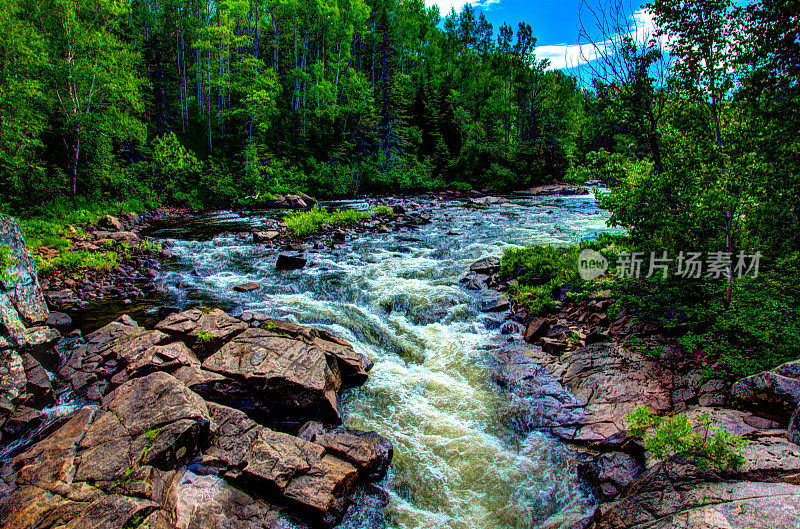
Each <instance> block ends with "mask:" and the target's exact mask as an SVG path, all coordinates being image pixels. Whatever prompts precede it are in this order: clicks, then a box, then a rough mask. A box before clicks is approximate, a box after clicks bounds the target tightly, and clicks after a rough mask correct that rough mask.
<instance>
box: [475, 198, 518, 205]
mask: <svg viewBox="0 0 800 529" xmlns="http://www.w3.org/2000/svg"><path fill="white" fill-rule="evenodd" d="M469 201H470V202H471V203H472V204H475V205H478V206H492V205H495V204H508V203H509V202H510V201H509V200H508V199H507V198H503V197H480V198H471V199H469Z"/></svg>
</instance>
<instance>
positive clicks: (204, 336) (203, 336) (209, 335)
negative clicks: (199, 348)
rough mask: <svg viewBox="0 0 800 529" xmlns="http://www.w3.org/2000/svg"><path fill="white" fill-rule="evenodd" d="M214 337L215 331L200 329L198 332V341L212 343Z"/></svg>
mask: <svg viewBox="0 0 800 529" xmlns="http://www.w3.org/2000/svg"><path fill="white" fill-rule="evenodd" d="M213 339H214V333H213V332H207V331H200V332H198V333H197V341H198V343H210V342H211V341H212V340H213Z"/></svg>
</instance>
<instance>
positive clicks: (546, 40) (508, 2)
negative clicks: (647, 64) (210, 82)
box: [425, 0, 652, 69]
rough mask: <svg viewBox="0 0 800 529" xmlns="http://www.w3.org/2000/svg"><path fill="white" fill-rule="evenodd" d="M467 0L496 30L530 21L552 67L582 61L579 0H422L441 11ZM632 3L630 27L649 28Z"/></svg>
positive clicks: (541, 54)
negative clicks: (546, 0) (632, 15)
mask: <svg viewBox="0 0 800 529" xmlns="http://www.w3.org/2000/svg"><path fill="white" fill-rule="evenodd" d="M599 1H601V2H602V1H603V0H599ZM467 2H469V3H470V4H472V5H473V7H475V8H476V9H479V10H482V11H483V12H484V13H485V14H486V18H488V19H489V21H490V22H491V23H492V24H493V25H494V27H495V32H496V31H497V28H498V27H499V26H500V25H501V24H502V23H503V22H507V23H508V24H510V25H511V26H512V27H513V28H514V29H515V31H516V28H517V23H518V22H520V21H525V22H527V23H528V24H530V25H531V27H532V28H533V35H534V36H535V37H536V39H537V50H536V55H537V57H538V58H540V59H544V58H548V59H550V63H551V68H558V69H572V68H575V67H578V66H580V64H581V63H582V62H584V59H582V58H581V54H580V49H579V48H578V46H577V43H578V5H579V0H560V1H558V2H544V1H538V0H425V4H426V5H428V6H431V5H434V4H435V5H438V6H439V11H440V12H441V13H442V14H443V15H444V14H446V13H448V12H449V11H450V8H451V7H453V8H455V10H456V11H460V10H461V8H462V7H463V5H464V4H465V3H467ZM632 5H633V7H632V8H631V11H636V16H635V18H633V19H631V20H630V24H631V31H633V30H634V29H635V28H636V27H637V25H638V27H639V30H640V32H641V31H642V30H644V32H649V31H652V18H651V17H650V16H648V15H647V13H645V12H644V11H642V10H638V11H637V8H638V7H639V6H640V5H641V4H639V3H638V2H635V0H634V1H633V3H632ZM590 51H591V50H589V49H588V48H584V52H585V53H584V54H583V55H584V56H590V55H591V53H590Z"/></svg>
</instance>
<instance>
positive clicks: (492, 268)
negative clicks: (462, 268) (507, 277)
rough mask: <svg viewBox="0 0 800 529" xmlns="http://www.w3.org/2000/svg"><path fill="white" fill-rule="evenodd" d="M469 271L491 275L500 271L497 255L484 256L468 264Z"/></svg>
mask: <svg viewBox="0 0 800 529" xmlns="http://www.w3.org/2000/svg"><path fill="white" fill-rule="evenodd" d="M469 269H470V271H472V272H475V273H476V274H483V275H487V276H488V275H492V274H496V273H497V272H499V271H500V259H499V258H497V257H484V258H483V259H478V260H477V261H475V262H474V263H472V264H471V265H470V266H469Z"/></svg>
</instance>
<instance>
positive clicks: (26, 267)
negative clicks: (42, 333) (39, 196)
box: [0, 214, 48, 334]
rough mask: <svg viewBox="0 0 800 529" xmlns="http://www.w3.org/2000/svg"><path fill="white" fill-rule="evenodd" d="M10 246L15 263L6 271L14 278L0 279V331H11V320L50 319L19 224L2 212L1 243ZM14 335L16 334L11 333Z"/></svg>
mask: <svg viewBox="0 0 800 529" xmlns="http://www.w3.org/2000/svg"><path fill="white" fill-rule="evenodd" d="M3 245H5V246H8V247H9V248H10V249H11V253H10V255H9V258H10V259H11V260H12V263H13V264H12V265H11V266H10V267H9V269H8V270H7V272H8V275H9V277H10V278H12V279H11V280H3V281H2V282H0V318H1V319H2V325H0V334H2V332H3V329H2V327H5V328H6V329H5V332H10V331H11V329H8V324H9V322H11V321H12V320H15V321H19V322H21V323H22V324H25V325H36V324H40V323H42V322H44V321H45V320H47V316H48V311H47V305H46V304H45V302H44V297H43V296H42V290H41V288H40V287H39V280H38V277H37V272H36V261H34V259H33V256H32V255H31V253H30V251H29V250H28V248H27V246H26V245H25V239H24V237H23V236H22V230H21V229H20V227H19V223H17V221H16V220H14V219H13V218H11V217H9V216H7V215H1V214H0V246H3ZM12 334H13V333H12Z"/></svg>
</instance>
